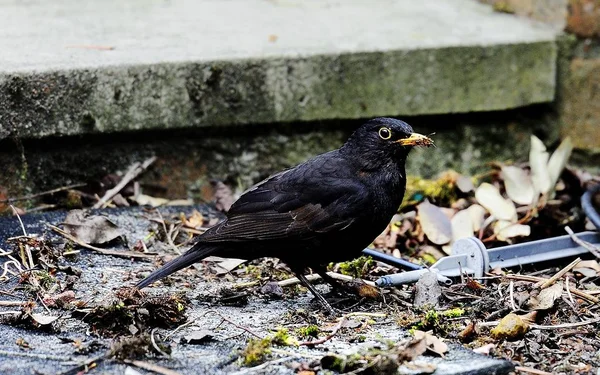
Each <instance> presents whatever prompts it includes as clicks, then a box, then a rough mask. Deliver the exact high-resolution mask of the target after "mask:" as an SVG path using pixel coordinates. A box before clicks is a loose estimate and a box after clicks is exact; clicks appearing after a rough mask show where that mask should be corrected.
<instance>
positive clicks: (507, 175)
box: [502, 165, 535, 205]
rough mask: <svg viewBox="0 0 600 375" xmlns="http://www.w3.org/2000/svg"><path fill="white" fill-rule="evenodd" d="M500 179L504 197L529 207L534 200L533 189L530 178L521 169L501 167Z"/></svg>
mask: <svg viewBox="0 0 600 375" xmlns="http://www.w3.org/2000/svg"><path fill="white" fill-rule="evenodd" d="M502 178H503V179H504V187H505V188H506V195H508V197H509V198H510V199H512V201H513V202H515V203H517V204H525V205H530V204H532V203H533V201H534V199H535V189H534V187H533V182H531V177H530V176H529V174H527V172H526V171H524V170H523V169H522V168H519V167H515V166H511V165H504V166H502Z"/></svg>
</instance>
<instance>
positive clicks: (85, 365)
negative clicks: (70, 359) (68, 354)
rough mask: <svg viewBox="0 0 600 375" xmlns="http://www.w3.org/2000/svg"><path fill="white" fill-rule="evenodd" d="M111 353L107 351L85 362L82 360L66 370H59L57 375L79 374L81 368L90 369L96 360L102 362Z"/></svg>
mask: <svg viewBox="0 0 600 375" xmlns="http://www.w3.org/2000/svg"><path fill="white" fill-rule="evenodd" d="M110 355H111V352H110V351H108V352H106V353H104V354H101V355H98V356H96V357H92V358H88V359H86V360H84V361H83V362H80V363H79V364H78V365H76V366H75V367H72V368H70V369H68V370H65V371H62V372H58V373H56V375H73V374H79V373H80V371H81V370H89V368H90V367H91V366H92V365H93V364H94V363H96V362H98V363H100V362H102V361H104V360H105V359H107V358H108V357H109V356H110ZM76 363H77V362H76ZM86 372H87V371H86Z"/></svg>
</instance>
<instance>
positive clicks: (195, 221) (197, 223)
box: [181, 210, 204, 229]
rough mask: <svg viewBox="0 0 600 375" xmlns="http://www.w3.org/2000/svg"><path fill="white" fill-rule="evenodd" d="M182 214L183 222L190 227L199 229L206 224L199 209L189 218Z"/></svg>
mask: <svg viewBox="0 0 600 375" xmlns="http://www.w3.org/2000/svg"><path fill="white" fill-rule="evenodd" d="M181 216H182V217H181V222H182V223H183V225H184V226H186V227H188V228H192V229H199V228H201V227H202V225H203V224H204V216H202V214H201V213H200V212H198V211H197V210H194V212H192V215H190V218H189V219H188V218H187V217H185V215H183V214H182V215H181Z"/></svg>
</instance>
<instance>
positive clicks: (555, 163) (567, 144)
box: [548, 137, 573, 188]
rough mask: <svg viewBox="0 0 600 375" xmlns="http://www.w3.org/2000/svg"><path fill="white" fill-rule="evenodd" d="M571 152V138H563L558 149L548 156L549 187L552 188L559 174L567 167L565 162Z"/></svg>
mask: <svg viewBox="0 0 600 375" xmlns="http://www.w3.org/2000/svg"><path fill="white" fill-rule="evenodd" d="M572 152H573V142H571V138H569V137H567V138H565V139H564V140H563V141H562V142H561V143H560V145H559V146H558V148H557V149H556V150H555V151H554V152H553V153H552V156H550V160H549V161H548V173H549V175H550V187H551V188H552V187H554V186H555V185H556V182H557V181H558V178H559V177H560V174H561V173H562V171H563V169H565V166H566V165H567V161H569V158H570V157H571V153H572Z"/></svg>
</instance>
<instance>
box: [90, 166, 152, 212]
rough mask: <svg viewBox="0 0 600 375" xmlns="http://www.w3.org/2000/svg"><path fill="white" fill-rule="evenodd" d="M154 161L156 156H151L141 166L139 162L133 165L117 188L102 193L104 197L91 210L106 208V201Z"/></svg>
mask: <svg viewBox="0 0 600 375" xmlns="http://www.w3.org/2000/svg"><path fill="white" fill-rule="evenodd" d="M155 160H156V156H153V157H151V158H149V159H146V160H144V162H143V163H142V164H140V163H139V162H136V163H134V164H133V165H132V166H131V167H130V168H129V170H128V171H127V173H125V175H124V176H123V178H122V179H121V181H119V183H118V184H117V186H115V187H114V188H112V189H110V190H108V191H107V192H106V193H104V196H102V198H100V200H99V201H98V202H96V204H94V206H93V207H92V208H96V209H97V208H104V207H106V204H107V203H108V201H110V200H111V199H112V198H113V197H114V196H115V195H117V194H119V192H120V191H121V190H123V188H124V187H125V186H127V184H128V183H130V182H131V181H132V180H133V179H134V178H136V177H137V176H139V174H140V173H142V172H143V171H145V170H146V169H147V168H148V167H149V166H150V164H152V163H154V161H155Z"/></svg>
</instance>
